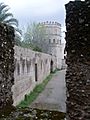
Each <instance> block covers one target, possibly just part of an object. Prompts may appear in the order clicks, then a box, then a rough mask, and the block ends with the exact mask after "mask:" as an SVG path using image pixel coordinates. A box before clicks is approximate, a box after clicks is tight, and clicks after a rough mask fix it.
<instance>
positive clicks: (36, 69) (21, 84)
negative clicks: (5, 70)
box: [12, 46, 56, 105]
mask: <svg viewBox="0 0 90 120" xmlns="http://www.w3.org/2000/svg"><path fill="white" fill-rule="evenodd" d="M14 50H15V55H14V57H15V72H14V78H15V82H14V86H13V87H12V91H13V100H14V105H17V104H18V103H19V102H20V101H21V100H22V99H24V96H25V94H28V93H30V92H31V91H32V90H33V88H34V87H35V86H36V85H37V84H39V83H41V82H42V80H44V79H45V78H46V77H47V76H48V75H49V74H50V71H53V70H55V69H56V58H55V57H54V56H51V55H48V54H44V53H40V52H34V51H32V50H30V49H27V48H21V47H18V46H15V47H14ZM51 69H52V70H51Z"/></svg>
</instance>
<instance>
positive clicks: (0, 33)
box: [0, 23, 14, 110]
mask: <svg viewBox="0 0 90 120" xmlns="http://www.w3.org/2000/svg"><path fill="white" fill-rule="evenodd" d="M13 47H14V29H13V28H12V27H9V26H7V25H5V24H1V23H0V110H1V109H2V110H3V108H4V107H5V109H7V107H10V106H11V105H12V103H13V100H12V92H11V88H12V85H13V83H14V49H13Z"/></svg>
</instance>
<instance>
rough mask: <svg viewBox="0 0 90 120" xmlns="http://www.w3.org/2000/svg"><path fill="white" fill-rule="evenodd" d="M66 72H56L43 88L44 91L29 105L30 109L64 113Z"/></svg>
mask: <svg viewBox="0 0 90 120" xmlns="http://www.w3.org/2000/svg"><path fill="white" fill-rule="evenodd" d="M65 72H66V70H61V71H58V72H57V73H56V74H55V75H54V76H53V78H52V80H50V81H49V82H48V84H47V86H46V87H45V90H44V91H43V92H42V93H41V94H40V95H39V96H38V97H37V99H36V100H35V101H34V102H33V103H32V104H31V105H30V107H31V108H37V109H43V110H54V111H60V112H66V105H65V101H66V85H65Z"/></svg>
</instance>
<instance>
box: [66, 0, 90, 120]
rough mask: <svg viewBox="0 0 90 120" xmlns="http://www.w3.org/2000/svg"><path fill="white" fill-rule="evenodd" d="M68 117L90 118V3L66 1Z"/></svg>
mask: <svg viewBox="0 0 90 120" xmlns="http://www.w3.org/2000/svg"><path fill="white" fill-rule="evenodd" d="M66 30H67V32H66V51H67V58H66V63H67V72H66V87H67V102H66V105H67V120H90V2H89V0H86V1H73V2H72V1H71V2H69V3H68V4H66Z"/></svg>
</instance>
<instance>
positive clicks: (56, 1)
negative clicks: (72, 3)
mask: <svg viewBox="0 0 90 120" xmlns="http://www.w3.org/2000/svg"><path fill="white" fill-rule="evenodd" d="M1 2H4V3H5V4H7V5H9V7H10V8H11V9H10V12H12V13H13V15H14V17H15V18H16V19H18V21H19V25H20V27H22V28H23V27H24V26H25V25H27V23H30V22H33V21H36V22H42V21H56V22H59V23H61V24H62V27H63V26H64V25H65V24H64V19H65V7H64V5H65V4H66V3H68V2H69V0H0V3H1Z"/></svg>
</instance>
